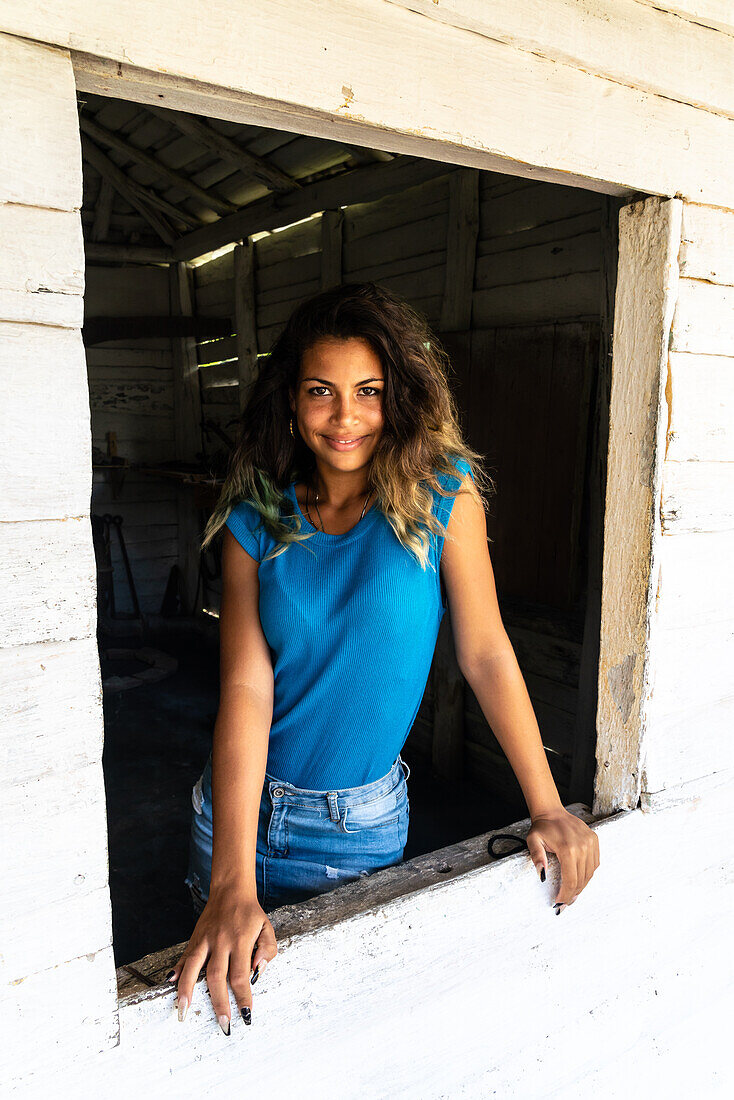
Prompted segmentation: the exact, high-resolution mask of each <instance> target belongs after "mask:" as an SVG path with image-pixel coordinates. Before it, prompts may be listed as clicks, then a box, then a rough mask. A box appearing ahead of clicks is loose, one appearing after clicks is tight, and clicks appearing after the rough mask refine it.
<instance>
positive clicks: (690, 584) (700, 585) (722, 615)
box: [655, 531, 734, 707]
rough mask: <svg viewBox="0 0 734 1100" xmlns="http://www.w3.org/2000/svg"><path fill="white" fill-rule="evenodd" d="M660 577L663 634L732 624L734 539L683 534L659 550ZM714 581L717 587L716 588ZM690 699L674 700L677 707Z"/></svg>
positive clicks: (723, 534) (730, 535) (657, 613)
mask: <svg viewBox="0 0 734 1100" xmlns="http://www.w3.org/2000/svg"><path fill="white" fill-rule="evenodd" d="M658 551H659V559H658V560H659V563H660V576H659V579H658V599H657V603H656V608H655V621H656V624H657V626H658V627H659V628H660V629H661V630H681V631H685V630H686V629H687V628H689V627H704V626H706V624H707V623H708V624H711V625H712V626H714V624H717V623H726V622H728V621H730V619H731V608H732V606H733V605H734V570H732V569H731V568H729V566H730V565H731V562H732V560H734V534H733V533H732V532H731V531H716V532H713V533H701V532H695V533H681V534H677V535H675V536H674V537H671V536H668V535H666V536H664V537H663V538H662V539H661V540H660V542H659V545H658ZM714 578H715V579H716V583H713V580H714ZM681 702H685V700H681V699H678V700H671V705H672V706H673V707H675V706H678V705H680V703H681Z"/></svg>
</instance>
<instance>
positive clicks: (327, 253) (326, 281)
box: [321, 210, 344, 290]
mask: <svg viewBox="0 0 734 1100" xmlns="http://www.w3.org/2000/svg"><path fill="white" fill-rule="evenodd" d="M343 227H344V211H343V210H324V212H323V214H322V215H321V289H322V290H327V289H328V288H329V287H332V286H339V285H340V283H341V281H342V230H343Z"/></svg>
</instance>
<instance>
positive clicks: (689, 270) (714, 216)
mask: <svg viewBox="0 0 734 1100" xmlns="http://www.w3.org/2000/svg"><path fill="white" fill-rule="evenodd" d="M679 260H680V273H681V276H684V277H685V278H688V279H704V280H706V281H707V282H710V283H726V284H728V285H729V286H732V285H734V222H733V221H732V217H731V214H730V213H729V212H727V211H726V210H715V209H713V208H712V207H710V206H698V205H697V204H696V203H690V202H687V203H686V204H685V206H684V207H683V229H682V237H681V244H680V257H679Z"/></svg>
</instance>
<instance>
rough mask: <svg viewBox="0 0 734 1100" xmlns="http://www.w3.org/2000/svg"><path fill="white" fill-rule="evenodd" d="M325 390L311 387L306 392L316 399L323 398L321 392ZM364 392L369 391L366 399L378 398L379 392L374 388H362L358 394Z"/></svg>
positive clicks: (322, 387) (320, 387)
mask: <svg viewBox="0 0 734 1100" xmlns="http://www.w3.org/2000/svg"><path fill="white" fill-rule="evenodd" d="M326 389H327V388H326V386H311V387H310V389H309V391H308V392H309V393H312V394H314V396H316V397H323V396H324V393H323V391H325V390H326ZM365 390H369V393H367V394H366V396H367V397H375V396H376V395H377V396H379V394H380V392H381V391H380V390H378V389H375V387H374V386H362V389H361V391H360V392H361V393H364V392H365ZM327 392H328V391H327Z"/></svg>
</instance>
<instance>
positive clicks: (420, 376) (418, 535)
mask: <svg viewBox="0 0 734 1100" xmlns="http://www.w3.org/2000/svg"><path fill="white" fill-rule="evenodd" d="M324 337H326V338H337V339H349V338H350V337H362V338H363V339H364V340H366V341H368V342H369V344H370V346H371V347H372V348H373V349H374V351H375V352H376V354H377V355H378V356H379V358H380V361H381V363H382V369H383V372H384V377H385V385H384V389H383V403H382V415H383V426H382V434H381V436H380V439H379V441H378V444H377V447H376V449H375V452H374V454H373V456H372V460H371V463H370V471H369V484H370V485H371V487H372V489H373V490H374V491H375V493H376V497H377V499H376V502H375V505H374V507H375V508H379V509H381V511H382V512H383V513H384V515H385V517H386V518H387V521H388V523H389V524H390V526H391V527H392V529H393V531H394V532H395V534H396V536H397V537H398V539H399V540H400V542H401V543H402V544H403V545H404V546H405V548H406V549H407V550H409V551H410V552H412V553H413V554H414V555H415V557H416V559H417V560H418V562H419V563H420V565H421V568H423V569H425V568H426V564H427V562H428V560H429V559H428V549H429V545H430V543H429V536H428V534H427V532H428V531H433V532H435V533H436V534H438V535H439V536H441V535H443V536H444V537H446V529H445V526H444V525H443V524H442V523H440V521H439V520H438V519H437V518H436V517H435V516H434V515H433V513H432V505H433V499H432V496H431V490H434V491H435V492H436V493H437V494H439V495H441V496H444V497H445V496H451V497H453V496H455V495H456V494H455V493H454V492H452V491H451V490H448V491H444V489H443V488H442V486H441V485H440V483H439V482H438V479H437V476H436V475H437V473H438V472H441V473H445V474H454V475H456V471H455V469H454V465H453V463H454V462H455V460H456V459H457V458H463V459H465V460H466V461H467V462H468V463H469V466H470V469H471V471H472V475H473V479H474V480H473V481H471V479H469V480H467V482H466V490H464V489H461V490H460V491H468V492H470V493H472V495H474V496H475V497H476V498H477V499H478V500H479V501H480V503H481V505H482V508H483V509H484V510H485V512H486V511H487V501H486V500H485V496H486V497H487V498H488V497H489V496H490V495H491V494H493V493H494V492H495V487H494V482H493V481H492V478H491V477H490V476H489V474H488V473H487V471H486V470H485V469H484V467H483V465H482V461H483V460H482V456H481V455H480V454H478V453H477V452H476V451H473V450H472V449H471V448H470V447H469V446H468V445H467V444H466V442H465V441H464V438H463V435H462V431H461V428H460V425H459V416H458V411H457V407H456V403H455V401H454V398H453V395H452V393H451V391H450V389H449V382H448V377H449V375H450V374H451V373H452V371H453V368H452V366H451V362H450V358H449V356H448V353H447V352H446V351H445V349H444V348H443V347H442V345H441V344H440V342H439V340H438V339H437V337H436V336H435V335H434V334H433V332H432V331H431V330H430V328H429V326H428V324H427V322H426V321H425V320H424V318H423V317H422V316H421V315H420V314H419V313H417V312H416V311H415V310H414V309H413V308H412V307H411V306H410V305H409V304H408V303H407V302H406V301H404V300H403V299H402V298H400V297H399V296H397V295H396V294H393V293H392V292H390V291H388V290H386V289H385V288H384V287H382V286H379V285H377V284H376V283H373V282H364V283H347V284H343V285H340V286H335V287H333V288H332V289H329V290H326V291H323V292H322V293H320V294H316V295H314V296H313V297H311V298H308V299H306V300H305V301H303V302H301V303H300V304H299V305H298V306H297V307H296V308H295V310H294V311H293V313H292V314H291V316H290V319H289V320H288V322H287V324H286V326H285V328H284V329H283V330H282V332H281V334H280V336H278V337H277V339H276V340H275V342H274V344H273V346H272V348H271V351H270V354H269V355H267V356H264V357H263V358H262V359H261V360H260V370H259V374H258V377H257V379H256V380H255V381H254V382H253V383H252V392H251V394H250V396H249V400H248V401H247V404H246V407H245V409H244V411H243V413H242V418H241V422H240V428H239V436H238V439H237V442H236V445H235V447H234V448H233V450H232V453H231V455H230V460H229V465H228V468H227V473H226V477H225V481H224V485H223V486H222V492H221V494H220V497H219V500H218V502H217V505H216V507H215V508H214V511H213V512H212V515H211V516H210V518H209V521H208V523H207V525H206V529H205V531H204V536H203V541H202V549H204V548H206V547H207V546H208V545H209V543H210V542H211V540H212V539H213V538H214V536H215V534H216V533H217V531H219V529H220V528H221V527H222V526H223V525H224V523H225V521H226V519H227V517H228V515H229V513H230V511H231V510H232V509H233V508H234V507H235V506H236V505H237V504H238V503H239V502H240V501H244V500H246V501H248V502H249V503H250V504H251V505H252V506H253V507H254V508H255V509H256V511H257V512H259V513H260V516H261V522H262V524H263V526H264V528H265V530H266V531H268V532H269V533H270V534H271V535H272V537H273V539H274V540H275V541H276V543H277V544H278V545H277V546H276V547H274V548H273V550H271V552H270V553H269V554H268V555H267V556H266V557H267V558H271V557H276V556H277V555H278V554H281V553H283V552H284V551H285V550H287V549H288V547H289V546H290V544H291V543H297V542H301V543H305V542H307V540H308V539H309V538H310V537H311V536H312V535H313V534H314V532H313V531H302V530H301V526H302V525H301V520H300V517H298V516H297V515H294V514H293V508H292V505H291V503H290V501H289V500H288V498H287V497H286V496H285V490H286V488H287V487H288V486H289V485H290V484H291V483H292V482H293V481H305V480H308V478H309V477H310V475H311V474H312V473H313V472H314V470H315V468H316V460H315V455H314V453H313V451H312V450H311V449H310V447H308V446H307V445H306V443H305V442H304V441H303V439H302V438H301V435H300V432H298V429H297V427H296V418H295V417H294V418H293V425H294V429H295V430H294V433H293V435H291V432H290V428H289V423H290V419H291V415H292V413H291V408H290V404H289V400H288V390H289V388H291V389H292V390H293V392H294V393H295V392H297V387H298V380H299V373H300V368H301V361H302V357H303V354H304V352H305V351H306V350H307V348H309V347H310V346H311V345H313V344H314V343H316V341H318V340H320V339H322V338H324ZM489 541H491V540H489ZM308 549H311V548H310V547H308Z"/></svg>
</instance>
